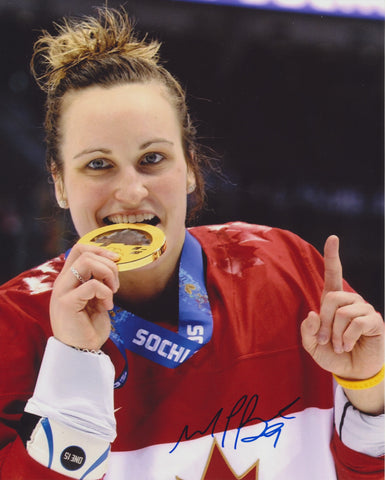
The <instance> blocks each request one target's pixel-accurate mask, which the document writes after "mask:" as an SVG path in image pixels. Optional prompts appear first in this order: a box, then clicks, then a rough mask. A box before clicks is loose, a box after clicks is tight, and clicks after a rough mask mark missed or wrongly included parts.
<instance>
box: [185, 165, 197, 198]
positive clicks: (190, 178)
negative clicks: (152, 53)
mask: <svg viewBox="0 0 385 480" xmlns="http://www.w3.org/2000/svg"><path fill="white" fill-rule="evenodd" d="M195 187H196V177H195V173H194V172H193V169H192V167H191V166H190V165H188V164H187V181H186V189H187V193H188V194H189V193H192V192H193V191H194V190H195Z"/></svg>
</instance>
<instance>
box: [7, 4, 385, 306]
mask: <svg viewBox="0 0 385 480" xmlns="http://www.w3.org/2000/svg"><path fill="white" fill-rule="evenodd" d="M121 3H122V2H119V1H113V0H109V1H108V5H109V6H112V7H117V6H119V5H120V4H121ZM230 3H231V2H230V1H229V0H223V1H222V2H215V0H211V1H206V2H198V3H194V2H189V1H177V0H137V1H132V0H131V1H126V2H124V5H125V7H126V9H127V11H128V12H130V13H131V14H132V15H133V16H134V18H135V19H136V23H137V27H138V29H139V31H140V32H142V33H146V32H149V35H150V37H155V38H158V39H159V40H161V41H162V42H163V47H162V50H161V53H162V57H163V59H164V60H166V65H167V67H168V68H169V69H170V70H171V71H172V72H173V73H174V74H175V75H176V77H178V78H179V79H180V80H181V82H182V84H183V85H184V86H185V87H186V88H187V92H188V96H189V103H190V106H191V112H192V115H193V117H194V118H195V119H196V121H197V126H198V129H199V134H200V135H199V136H200V137H201V139H202V142H203V143H204V144H205V145H207V146H208V147H210V148H213V149H214V150H215V151H216V153H217V155H218V156H219V157H220V158H221V161H222V165H223V171H224V173H225V175H226V177H227V180H226V181H223V180H221V179H219V178H208V179H207V180H208V183H209V186H210V190H209V197H208V208H207V210H206V211H205V212H203V214H202V216H201V218H200V222H201V223H218V222H227V221H232V220H242V221H248V222H253V223H260V224H267V225H272V226H276V227H280V228H285V229H289V230H291V231H293V232H295V233H297V234H299V235H300V236H302V237H303V238H304V239H306V240H307V241H309V242H310V243H312V244H313V245H315V246H316V247H317V248H318V249H319V250H322V247H323V243H324V240H325V238H326V237H327V236H328V235H329V234H331V233H335V234H337V235H339V236H340V237H341V243H342V259H343V265H344V272H345V278H346V279H347V280H348V281H349V282H350V284H351V285H352V286H353V287H354V288H355V289H357V290H358V291H359V292H360V293H361V294H362V295H364V296H365V297H366V299H367V300H368V301H370V302H371V303H373V304H374V305H375V307H376V308H377V309H378V310H380V311H382V312H383V293H384V282H383V278H384V277H383V264H384V263H383V241H384V238H383V206H384V205H383V204H384V202H383V153H384V151H383V150H384V142H383V127H384V125H383V119H384V118H383V106H384V103H383V80H384V79H383V54H384V52H383V50H384V47H383V42H384V38H383V34H384V24H383V19H381V18H380V17H377V18H373V16H370V15H367V16H363V15H361V16H360V15H349V14H348V15H335V14H328V13H327V12H326V13H325V12H320V13H318V14H317V13H315V12H312V11H305V12H297V11H294V10H290V9H286V10H280V9H268V8H262V7H261V8H252V5H251V4H252V3H253V0H249V1H247V0H244V1H243V2H241V1H240V0H239V1H238V3H239V5H238V6H234V5H230ZM254 3H255V4H258V3H259V5H261V4H262V3H263V1H261V0H259V2H258V1H256V0H254ZM265 3H268V2H265ZM270 3H272V2H270ZM282 3H283V4H284V3H285V2H282ZM289 3H290V2H288V1H286V4H289ZM300 3H301V2H298V1H297V4H300ZM302 3H303V4H304V3H306V2H305V0H304V1H303V2H302ZM326 3H328V2H326ZM103 4H104V1H103V0H94V1H88V0H66V1H62V0H8V1H7V0H0V27H1V28H0V58H1V72H0V104H1V108H0V152H1V175H0V198H1V201H0V241H1V244H0V245H1V250H0V252H1V269H0V271H1V273H0V282H1V283H2V282H5V281H7V280H8V279H9V278H11V277H12V276H14V275H16V274H18V273H19V272H20V271H22V270H25V269H27V268H30V267H32V266H35V265H37V264H39V263H41V262H43V261H44V260H45V259H47V258H49V257H52V256H55V255H57V254H58V253H60V252H62V251H64V250H65V249H67V248H68V247H69V246H70V245H71V242H72V241H73V240H74V236H73V232H72V229H71V222H70V219H69V218H67V217H66V216H65V215H63V213H62V212H61V211H59V210H58V208H57V207H56V203H55V201H54V197H53V191H52V185H51V184H50V181H49V176H48V174H47V173H46V171H45V166H44V156H45V154H44V138H43V131H42V123H43V101H44V98H43V96H42V94H41V93H40V92H39V90H38V89H37V87H36V86H35V85H34V83H33V80H32V78H31V76H30V73H29V59H30V56H31V49H32V44H33V42H34V40H36V38H37V36H38V34H39V31H40V30H41V29H42V28H46V29H48V30H51V23H52V21H53V20H60V18H61V17H63V16H68V15H76V16H78V15H82V14H87V13H91V12H92V11H93V6H100V5H103ZM241 4H243V6H242V5H241ZM329 4H330V2H329ZM348 13H349V12H348Z"/></svg>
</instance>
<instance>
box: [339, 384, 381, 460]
mask: <svg viewBox="0 0 385 480" xmlns="http://www.w3.org/2000/svg"><path fill="white" fill-rule="evenodd" d="M334 403H335V409H334V418H335V425H336V429H337V432H338V434H339V437H340V439H341V441H342V442H343V443H344V444H345V445H346V446H347V447H349V448H351V449H352V450H355V451H356V452H360V453H364V454H366V455H370V456H371V457H380V456H382V455H384V452H385V439H384V431H385V415H384V414H382V415H377V416H373V415H367V414H365V413H362V412H360V411H359V410H357V409H356V408H354V407H353V405H352V404H351V403H350V402H349V400H348V398H347V397H346V395H345V393H344V391H343V388H342V387H341V386H340V385H338V386H337V389H336V393H335V400H334Z"/></svg>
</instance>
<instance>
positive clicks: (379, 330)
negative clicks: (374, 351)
mask: <svg viewBox="0 0 385 480" xmlns="http://www.w3.org/2000/svg"><path fill="white" fill-rule="evenodd" d="M367 309H368V311H367V312H366V313H365V314H362V315H361V316H359V315H356V316H355V318H354V319H353V320H352V322H351V323H350V325H349V326H348V328H347V329H346V330H345V332H344V335H343V345H344V350H345V352H350V351H352V350H353V348H354V347H355V345H356V343H357V341H358V340H359V339H360V338H361V337H362V336H365V337H379V338H380V336H382V335H383V329H384V322H383V319H382V317H381V315H380V314H379V313H377V312H376V311H375V310H374V308H373V307H372V306H371V305H367Z"/></svg>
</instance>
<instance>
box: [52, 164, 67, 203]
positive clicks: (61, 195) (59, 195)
mask: <svg viewBox="0 0 385 480" xmlns="http://www.w3.org/2000/svg"><path fill="white" fill-rule="evenodd" d="M52 178H53V181H54V185H55V196H56V201H57V203H58V205H59V207H60V208H68V202H67V194H66V191H65V187H64V182H63V177H62V175H60V174H59V173H57V172H53V173H52Z"/></svg>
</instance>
